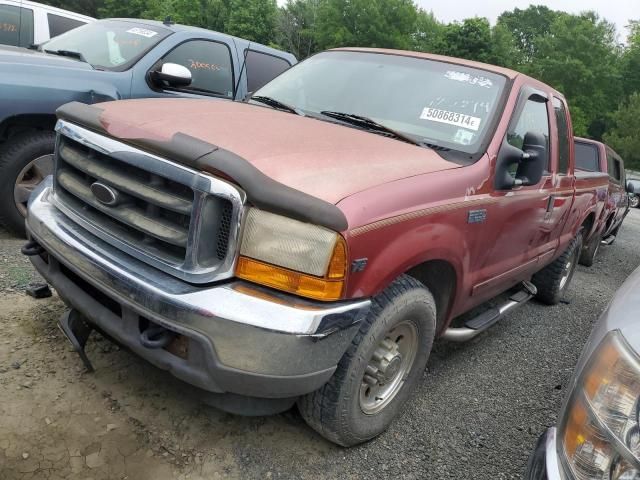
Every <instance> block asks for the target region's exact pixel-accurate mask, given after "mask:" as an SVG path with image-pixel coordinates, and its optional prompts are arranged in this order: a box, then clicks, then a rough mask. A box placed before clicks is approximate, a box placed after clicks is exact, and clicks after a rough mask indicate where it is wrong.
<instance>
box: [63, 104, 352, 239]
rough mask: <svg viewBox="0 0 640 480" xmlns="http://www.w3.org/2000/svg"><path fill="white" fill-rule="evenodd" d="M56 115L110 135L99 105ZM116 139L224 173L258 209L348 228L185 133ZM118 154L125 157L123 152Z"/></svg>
mask: <svg viewBox="0 0 640 480" xmlns="http://www.w3.org/2000/svg"><path fill="white" fill-rule="evenodd" d="M56 113H57V115H58V118H60V119H62V120H67V121H69V122H72V123H76V124H78V125H80V126H83V127H85V128H89V129H90V130H93V131H95V132H97V133H100V134H102V135H106V136H111V135H109V133H108V132H107V131H106V130H105V128H104V127H103V125H102V123H101V121H100V115H101V114H102V109H100V108H99V107H97V106H94V105H85V104H83V103H80V102H71V103H67V104H65V105H63V106H61V107H60V108H58V110H57V112H56ZM116 140H118V141H121V142H123V143H126V144H129V145H132V146H135V147H138V148H141V149H142V150H145V151H148V152H150V153H154V154H156V155H159V156H162V157H166V158H170V159H171V160H174V161H176V162H179V163H181V164H183V165H186V166H188V167H192V168H195V169H199V170H202V171H205V172H208V173H211V174H214V175H220V174H222V175H223V176H226V177H228V178H230V179H232V180H233V181H234V182H236V183H237V184H238V185H239V186H240V187H241V188H242V189H243V190H244V191H245V192H246V194H247V198H248V200H249V202H250V203H251V204H252V205H254V206H256V207H257V208H260V209H263V210H267V211H269V212H273V213H277V214H280V215H284V216H287V217H290V218H293V219H296V220H300V221H302V222H308V223H313V224H315V225H320V226H323V227H326V228H329V229H331V230H335V231H337V232H341V231H344V230H346V229H347V228H348V226H349V224H348V222H347V218H346V217H345V215H344V213H343V212H342V210H340V209H339V208H338V207H336V206H335V205H333V204H332V203H329V202H326V201H324V200H321V199H319V198H316V197H314V196H311V195H308V194H306V193H304V192H301V191H300V190H296V189H294V188H291V187H288V186H287V185H283V184H282V183H280V182H277V181H276V180H274V179H272V178H271V177H268V176H267V175H265V174H264V173H262V172H261V171H260V170H259V169H257V168H256V167H255V166H253V165H252V164H251V163H250V162H249V161H247V160H246V159H244V158H242V157H240V156H239V155H236V154H235V153H233V152H230V151H228V150H224V149H222V148H219V147H218V146H216V145H211V144H210V143H207V142H204V141H202V140H199V139H197V138H194V137H191V136H189V135H185V134H184V133H180V132H178V133H176V134H175V135H174V136H173V137H172V138H171V140H170V141H168V142H160V141H156V140H151V139H146V138H134V139H129V138H127V139H122V138H117V139H116ZM119 155H120V156H124V155H126V154H125V153H124V152H122V153H119Z"/></svg>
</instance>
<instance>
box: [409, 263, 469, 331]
mask: <svg viewBox="0 0 640 480" xmlns="http://www.w3.org/2000/svg"><path fill="white" fill-rule="evenodd" d="M406 274H407V275H409V276H411V277H413V278H415V279H416V280H418V281H419V282H421V283H423V284H424V285H425V286H426V287H427V288H428V289H429V291H430V292H431V294H432V295H433V299H434V300H435V302H436V332H439V331H440V330H441V329H442V326H443V325H444V324H445V322H446V320H447V318H448V316H449V312H450V311H451V307H452V305H453V300H454V298H455V294H456V289H457V282H458V275H457V273H456V269H455V268H454V266H453V265H452V264H451V263H449V262H448V261H446V260H440V259H436V260H427V261H426V262H423V263H421V264H419V265H416V266H415V267H412V268H411V269H409V270H408V271H407V272H406Z"/></svg>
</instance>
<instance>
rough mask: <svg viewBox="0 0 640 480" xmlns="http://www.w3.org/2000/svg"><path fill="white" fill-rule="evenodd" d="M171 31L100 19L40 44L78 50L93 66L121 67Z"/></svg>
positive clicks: (46, 48)
mask: <svg viewBox="0 0 640 480" xmlns="http://www.w3.org/2000/svg"><path fill="white" fill-rule="evenodd" d="M170 33H171V31H170V30H167V29H165V28H161V27H156V26H155V25H154V26H148V25H144V24H136V23H133V22H123V21H118V20H101V21H99V22H93V23H89V24H87V25H84V26H82V27H78V28H76V29H74V30H70V31H68V32H67V33H64V34H62V35H60V36H59V37H56V38H54V39H52V40H50V41H48V42H46V43H45V44H43V45H42V46H41V47H40V50H42V51H47V52H52V53H55V52H65V51H66V52H77V53H80V54H81V55H82V57H81V58H83V59H84V60H86V61H87V62H88V63H90V64H91V65H92V66H93V67H94V68H98V69H105V70H116V71H122V70H126V69H127V68H129V67H130V66H131V65H133V64H134V63H135V62H136V61H138V59H139V58H140V57H142V56H143V55H144V54H145V53H146V52H147V51H148V50H150V49H151V48H153V47H154V46H155V45H156V44H157V43H158V42H160V40H162V39H163V38H165V37H167V36H168V35H169V34H170Z"/></svg>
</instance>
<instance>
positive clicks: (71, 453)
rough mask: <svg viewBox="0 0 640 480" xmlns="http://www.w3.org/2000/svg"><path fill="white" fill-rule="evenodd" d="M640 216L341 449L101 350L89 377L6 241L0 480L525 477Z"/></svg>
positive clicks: (456, 353)
mask: <svg viewBox="0 0 640 480" xmlns="http://www.w3.org/2000/svg"><path fill="white" fill-rule="evenodd" d="M638 236H640V211H639V210H635V211H633V212H631V213H630V214H629V217H628V218H627V220H626V221H625V225H624V227H623V228H622V230H621V235H620V237H619V238H618V239H617V241H616V243H615V244H614V245H612V246H610V247H605V248H602V249H601V253H600V254H599V257H598V260H597V262H596V264H595V265H594V266H593V267H592V268H590V269H586V268H584V267H580V268H579V269H578V271H577V272H576V275H575V277H574V279H573V284H572V286H571V289H570V292H569V293H568V294H567V297H566V301H565V302H563V303H561V304H559V305H557V306H555V307H547V306H543V305H540V304H538V303H536V302H530V303H529V304H527V305H525V306H524V307H522V308H521V309H520V310H518V311H516V312H514V313H512V314H510V315H509V316H508V317H507V318H505V319H504V320H503V321H501V322H500V323H499V324H498V325H496V326H495V327H494V328H492V329H491V330H490V331H489V332H488V333H486V334H484V335H482V336H480V337H479V338H477V339H476V340H474V341H472V342H470V343H467V344H462V345H452V344H445V343H441V344H439V345H437V346H436V348H435V351H434V353H433V356H432V358H431V360H430V361H429V366H428V370H427V371H426V372H425V376H424V382H423V384H422V386H421V387H420V388H419V389H418V391H417V392H416V393H415V395H414V396H413V399H412V400H411V401H410V402H409V404H408V405H407V407H406V411H405V413H404V415H403V416H402V417H401V418H399V419H398V420H397V421H396V422H395V423H394V424H393V425H392V427H391V428H390V429H389V431H388V432H386V433H385V434H383V435H381V436H380V437H379V438H377V439H375V440H373V441H371V442H369V443H368V444H366V445H362V446H358V447H354V448H351V449H342V448H338V447H336V446H334V445H332V444H329V443H328V442H326V441H324V440H323V439H322V438H321V437H319V436H318V435H316V434H315V433H314V432H313V431H312V430H311V429H309V428H308V427H307V426H306V425H305V424H304V422H303V421H302V419H301V418H300V416H299V414H298V413H297V412H296V411H295V410H293V411H291V412H288V413H286V414H283V415H278V416H272V417H264V418H241V417H235V416H232V415H227V414H224V413H221V412H218V411H216V410H213V409H211V408H208V407H205V406H202V405H200V404H198V402H197V401H195V400H194V399H193V397H192V395H190V392H191V389H190V388H189V387H188V386H186V385H184V384H181V383H180V382H178V381H176V380H174V379H172V378H171V377H170V376H169V375H167V374H165V373H164V372H160V371H158V370H156V369H154V368H153V367H151V366H149V365H147V364H146V363H145V362H143V361H141V360H140V359H138V358H137V357H135V356H133V355H131V354H129V353H127V352H123V351H120V350H119V349H117V348H116V347H114V346H113V345H111V344H109V343H108V342H106V341H104V340H101V339H100V338H96V341H94V342H92V343H91V345H90V348H89V356H90V357H91V358H92V360H93V361H94V364H95V365H96V366H97V372H96V373H94V374H86V373H83V371H82V368H81V367H80V362H79V359H78V358H77V357H76V355H75V354H74V353H72V352H70V351H69V347H68V346H67V344H66V341H65V340H64V339H63V338H62V337H61V335H60V334H59V333H58V331H57V329H55V327H54V324H55V320H56V318H57V317H58V315H60V313H61V312H62V311H63V309H64V306H63V305H62V303H61V302H60V300H59V299H57V298H56V297H55V296H54V297H53V298H51V299H45V300H37V301H36V300H33V299H31V298H29V297H27V296H26V295H25V294H24V292H23V290H24V287H25V285H26V284H27V283H29V282H30V281H32V280H33V279H35V278H37V277H36V276H35V274H34V273H33V272H32V270H31V269H30V267H29V266H28V264H27V262H25V260H24V259H23V258H21V256H20V254H19V253H17V252H18V249H19V246H20V245H21V244H22V241H20V240H15V239H13V238H12V237H10V236H9V235H8V234H6V233H3V232H0V261H1V262H2V263H1V264H0V265H1V268H0V291H1V292H2V294H1V295H0V478H1V479H3V480H14V479H21V480H22V479H54V478H70V479H75V478H78V479H87V478H92V479H94V480H97V479H107V478H108V479H111V478H115V479H125V478H129V479H135V480H139V479H140V480H145V479H154V480H164V479H182V478H191V479H204V478H207V479H210V478H283V479H284V478H296V479H298V478H302V479H316V478H350V479H355V478H390V479H397V478H409V479H410V478H416V479H417V478H420V479H448V478H451V479H460V478H473V479H502V478H504V479H506V478H521V477H522V474H523V471H524V468H525V464H526V461H527V458H528V455H529V452H530V451H531V449H532V448H533V446H534V444H535V441H536V439H537V438H538V436H539V435H540V434H541V433H542V432H543V431H544V430H545V429H546V428H547V427H548V426H550V425H552V424H554V423H555V421H556V415H557V412H558V409H559V407H560V403H561V401H562V398H563V396H564V393H565V392H564V390H565V386H566V385H567V383H568V380H569V378H570V376H571V373H572V370H573V367H574V365H575V363H576V361H577V358H578V355H579V353H580V350H581V348H582V346H583V344H584V342H585V341H586V338H587V336H588V334H589V332H590V330H591V326H592V324H593V322H594V321H595V320H596V319H597V317H598V315H599V314H600V312H601V311H602V310H603V309H604V308H605V306H606V304H607V302H608V301H609V299H610V298H611V296H612V294H613V293H614V292H615V290H616V289H617V288H618V287H619V286H620V284H621V283H622V282H623V281H624V279H625V278H626V277H627V275H628V274H629V273H631V271H632V270H633V269H634V268H635V267H636V266H638V265H639V264H640V250H638V248H637V246H636V245H637V241H636V239H637V238H638Z"/></svg>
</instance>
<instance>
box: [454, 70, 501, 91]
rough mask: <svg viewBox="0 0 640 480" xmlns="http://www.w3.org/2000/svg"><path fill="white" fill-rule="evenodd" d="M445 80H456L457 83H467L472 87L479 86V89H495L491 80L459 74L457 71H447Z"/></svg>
mask: <svg viewBox="0 0 640 480" xmlns="http://www.w3.org/2000/svg"><path fill="white" fill-rule="evenodd" d="M444 76H445V78H448V79H449V80H455V81H457V82H466V83H470V84H471V85H478V86H479V87H485V88H491V87H493V82H492V81H491V80H489V79H488V78H487V77H483V76H475V75H471V74H469V73H465V72H457V71H455V70H447V73H445V74H444Z"/></svg>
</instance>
